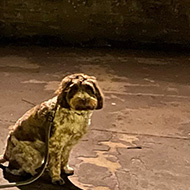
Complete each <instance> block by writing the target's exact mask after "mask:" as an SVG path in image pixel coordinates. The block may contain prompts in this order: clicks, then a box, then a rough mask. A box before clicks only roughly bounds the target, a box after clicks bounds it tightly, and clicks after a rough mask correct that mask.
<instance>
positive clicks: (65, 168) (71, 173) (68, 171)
mask: <svg viewBox="0 0 190 190" xmlns="http://www.w3.org/2000/svg"><path fill="white" fill-rule="evenodd" d="M63 171H64V173H65V174H68V175H73V174H74V169H73V168H71V167H70V166H69V165H66V166H65V167H63Z"/></svg>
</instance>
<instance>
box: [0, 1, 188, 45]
mask: <svg viewBox="0 0 190 190" xmlns="http://www.w3.org/2000/svg"><path fill="white" fill-rule="evenodd" d="M36 35H37V36H44V35H45V36H58V37H61V38H62V39H63V40H64V41H68V42H85V41H90V40H97V39H100V40H108V41H121V42H126V41H132V42H151V43H177V44H187V43H189V42H190V0H1V1H0V36H1V37H25V36H36Z"/></svg>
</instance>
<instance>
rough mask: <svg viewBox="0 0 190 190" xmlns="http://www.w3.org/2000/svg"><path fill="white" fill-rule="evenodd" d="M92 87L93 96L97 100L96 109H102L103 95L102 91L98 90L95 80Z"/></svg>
mask: <svg viewBox="0 0 190 190" xmlns="http://www.w3.org/2000/svg"><path fill="white" fill-rule="evenodd" d="M93 86H94V88H95V95H96V97H97V100H98V105H97V107H96V109H101V108H102V107H103V101H104V95H103V93H102V91H101V90H100V87H99V85H98V83H97V82H96V80H94V81H93Z"/></svg>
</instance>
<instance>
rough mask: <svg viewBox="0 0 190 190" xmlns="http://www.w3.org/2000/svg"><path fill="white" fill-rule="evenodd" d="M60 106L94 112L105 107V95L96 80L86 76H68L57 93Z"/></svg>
mask: <svg viewBox="0 0 190 190" xmlns="http://www.w3.org/2000/svg"><path fill="white" fill-rule="evenodd" d="M56 94H57V96H58V104H60V105H61V107H64V108H68V109H70V108H71V109H74V110H94V109H101V108H102V107H103V94H102V92H101V90H100V88H99V86H98V84H97V81H96V78H95V77H93V76H88V75H84V74H72V75H68V76H66V77H65V78H63V80H62V81H61V83H60V86H59V88H58V90H57V91H56Z"/></svg>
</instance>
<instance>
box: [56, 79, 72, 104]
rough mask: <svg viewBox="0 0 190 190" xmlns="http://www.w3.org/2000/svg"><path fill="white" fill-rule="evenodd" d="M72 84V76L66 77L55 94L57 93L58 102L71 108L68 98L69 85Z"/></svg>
mask: <svg viewBox="0 0 190 190" xmlns="http://www.w3.org/2000/svg"><path fill="white" fill-rule="evenodd" d="M71 84H72V79H71V78H70V77H65V78H64V79H63V80H62V81H61V83H60V85H59V88H58V89H57V90H56V91H55V94H56V95H57V103H58V104H59V105H61V107H63V108H70V106H69V104H68V102H67V100H66V95H67V87H69V86H70V85H71Z"/></svg>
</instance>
